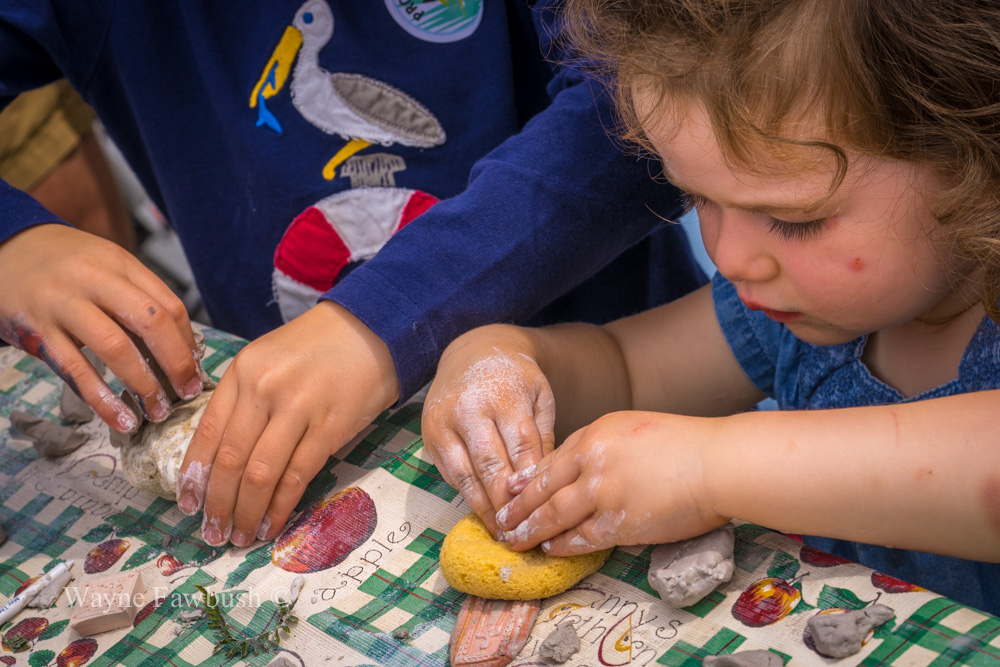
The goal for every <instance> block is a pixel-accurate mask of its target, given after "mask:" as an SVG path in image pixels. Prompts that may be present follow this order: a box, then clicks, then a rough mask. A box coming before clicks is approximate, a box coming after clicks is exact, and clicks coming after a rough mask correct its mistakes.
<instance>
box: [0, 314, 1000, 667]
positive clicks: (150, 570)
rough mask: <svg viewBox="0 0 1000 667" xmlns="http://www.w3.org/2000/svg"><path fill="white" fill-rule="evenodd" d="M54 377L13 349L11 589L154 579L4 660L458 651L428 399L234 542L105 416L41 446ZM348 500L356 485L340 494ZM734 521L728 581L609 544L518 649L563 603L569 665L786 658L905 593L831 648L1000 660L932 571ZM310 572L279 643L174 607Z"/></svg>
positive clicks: (27, 628) (28, 624)
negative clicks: (651, 572) (78, 433)
mask: <svg viewBox="0 0 1000 667" xmlns="http://www.w3.org/2000/svg"><path fill="white" fill-rule="evenodd" d="M206 335H207V344H208V347H209V354H208V356H207V357H206V359H205V362H204V365H205V367H206V370H208V371H209V372H210V373H211V374H212V375H213V376H215V377H216V378H218V377H221V375H222V373H223V372H224V370H225V368H226V367H227V366H228V363H229V361H230V360H231V359H232V356H233V355H234V354H235V353H236V352H237V351H238V350H239V348H240V347H241V345H242V342H241V341H240V340H238V339H236V338H233V337H231V336H227V335H225V334H222V333H220V332H217V331H213V330H207V331H206ZM59 395H60V384H59V380H58V379H57V378H56V377H55V376H54V375H53V374H52V372H51V371H49V369H48V368H47V367H46V366H45V365H44V364H42V363H41V362H39V361H37V360H36V359H33V358H31V357H27V356H25V355H23V354H22V353H20V352H18V351H16V350H12V349H10V348H7V349H5V350H3V351H0V524H2V525H3V527H4V528H5V529H6V531H7V533H8V539H7V542H6V543H5V544H3V546H2V547H0V595H2V596H5V597H6V596H10V595H12V594H14V593H15V591H17V590H18V589H19V588H20V587H22V586H24V585H25V584H26V582H28V581H29V580H30V579H31V578H32V577H35V576H37V575H39V574H41V573H42V572H43V571H46V570H48V569H49V568H51V567H53V566H54V565H55V564H57V563H58V562H60V561H62V560H66V559H74V560H76V565H75V566H74V568H73V571H74V573H75V574H76V579H75V580H74V581H73V582H72V584H71V587H70V590H72V587H73V586H80V585H81V584H84V583H86V581H87V580H88V579H90V578H92V577H101V576H106V575H108V574H113V573H115V572H119V571H123V570H138V571H139V572H141V573H142V576H143V579H144V581H145V585H146V589H147V591H149V592H150V593H152V595H151V596H150V598H149V602H148V603H146V604H145V605H144V606H143V607H142V609H141V610H140V612H139V614H138V615H137V617H136V620H135V622H134V623H133V625H132V626H131V627H128V628H125V629H122V630H116V631H110V632H106V633H103V634H99V635H96V636H94V637H91V638H81V637H79V636H78V635H76V634H75V632H74V631H73V630H72V629H71V628H69V627H68V621H69V618H70V615H71V612H72V609H71V607H70V603H71V600H69V599H68V598H69V596H68V595H67V594H63V595H62V597H61V598H60V599H59V600H58V602H57V603H56V605H55V606H53V607H50V608H48V609H42V610H38V609H25V610H24V611H22V612H21V613H20V614H19V615H18V616H17V618H16V619H15V620H14V624H13V625H8V627H7V628H5V630H6V631H7V632H8V633H12V634H17V635H19V636H22V637H25V638H27V639H29V640H30V642H29V644H28V645H27V646H26V647H24V648H25V649H26V650H22V651H19V652H16V653H15V652H13V651H11V650H10V648H11V647H9V646H7V645H6V644H4V645H3V646H2V647H0V649H2V650H0V663H3V664H7V665H13V664H18V665H32V666H35V667H39V666H41V665H50V664H54V665H58V666H59V667H68V666H78V665H85V664H86V665H116V664H123V665H130V666H133V667H135V666H138V665H150V666H153V665H164V664H166V665H200V664H211V665H221V664H242V663H246V664H251V665H266V664H268V663H269V662H271V661H272V660H274V659H275V658H276V657H277V656H278V655H281V656H284V657H285V658H286V659H287V660H288V661H289V663H290V664H300V665H308V666H311V665H333V666H336V667H348V666H355V665H391V666H394V667H414V666H428V667H429V666H431V665H443V664H446V663H447V655H448V638H449V635H450V632H451V628H452V625H453V623H454V620H455V614H456V612H457V610H458V608H459V606H460V605H461V603H462V601H463V599H464V595H463V594H461V593H458V592H457V591H455V590H454V589H452V588H450V587H449V586H448V585H447V583H446V582H445V581H444V579H443V578H442V576H441V573H440V570H439V569H438V552H439V549H440V547H441V541H442V539H443V537H444V535H445V533H447V532H448V530H449V529H450V528H451V526H452V525H454V523H455V522H456V521H457V520H458V519H459V518H461V517H462V516H464V515H465V514H466V513H467V512H468V511H469V508H468V506H467V505H466V504H465V503H464V502H463V501H462V499H461V497H459V496H458V494H457V493H456V492H455V490H454V489H452V488H451V487H450V486H449V485H447V484H446V483H445V482H444V481H443V480H442V479H441V477H440V475H439V474H438V472H437V470H436V469H435V468H434V466H433V465H431V463H430V462H429V461H428V459H427V458H426V457H425V456H424V454H423V452H422V441H421V439H420V405H419V404H417V403H413V404H408V405H405V406H404V407H402V408H400V409H398V410H396V411H393V412H387V413H385V414H383V415H381V416H380V417H379V418H378V419H377V420H376V421H375V422H374V423H373V424H372V425H371V426H370V427H369V428H368V429H366V430H365V431H364V432H363V433H362V434H361V435H359V436H358V438H356V439H355V440H354V442H353V443H352V444H351V445H350V446H348V447H346V448H344V449H343V450H342V451H341V453H340V454H338V456H337V457H334V458H331V459H330V461H329V462H328V465H327V466H326V467H325V468H324V470H323V471H322V472H321V473H320V474H319V475H318V476H317V477H316V479H314V480H313V482H312V483H311V484H310V485H309V487H308V490H307V492H306V494H305V496H304V497H303V499H302V502H301V503H300V505H299V507H298V511H297V514H296V515H295V516H294V517H293V520H292V521H291V522H290V524H289V527H288V528H287V530H286V534H285V536H283V537H282V538H279V540H278V541H276V542H275V543H268V544H261V543H256V544H254V545H252V546H250V547H248V548H241V549H237V548H234V547H226V548H213V547H210V546H208V545H207V544H205V543H204V542H203V541H202V540H201V537H200V518H199V517H187V516H185V515H184V514H182V513H181V512H180V511H179V510H178V509H177V506H176V504H175V503H173V502H169V501H166V500H163V499H161V498H155V497H152V496H149V495H147V494H145V493H144V492H140V491H139V490H137V489H136V488H134V487H132V486H131V485H130V484H128V483H127V482H126V481H125V479H124V478H123V476H122V474H121V469H120V463H119V461H118V458H117V456H116V450H115V449H113V448H112V447H111V446H110V445H109V443H108V441H107V436H106V429H105V428H104V427H103V426H102V425H101V424H100V423H99V422H98V420H96V419H95V420H93V421H91V422H90V423H89V424H85V425H84V426H82V427H80V428H81V429H82V430H84V431H86V432H88V433H92V434H93V437H92V438H91V440H90V442H89V443H88V444H86V445H84V446H83V447H82V448H81V449H79V450H77V451H76V452H74V453H72V454H70V455H67V456H65V457H62V458H59V459H39V458H38V457H37V456H36V454H35V451H34V449H33V448H32V446H31V445H30V443H28V442H27V441H26V440H24V439H23V438H22V437H20V435H19V434H18V433H17V432H16V431H13V430H12V429H10V427H9V422H8V421H7V419H6V417H7V416H8V415H9V414H10V412H11V410H14V409H20V410H25V411H28V412H31V413H33V414H37V415H44V416H47V417H49V418H51V419H54V420H56V421H58V420H59V419H60V415H59V408H58V406H59ZM338 493H339V494H340V496H338V495H337V494H338ZM345 498H347V499H348V500H349V501H350V502H339V501H340V500H343V499H345ZM331 531H332V532H331ZM338 531H340V532H338ZM345 531H349V532H350V531H353V532H352V533H351V534H353V535H355V536H356V537H357V540H358V541H357V544H356V546H355V548H353V549H351V550H349V551H348V552H346V553H331V552H330V550H329V549H326V548H325V547H324V546H323V545H328V544H331V543H333V542H334V540H332V538H331V536H333V537H337V536H340V537H342V536H343V534H344V532H345ZM736 536H737V543H736V562H737V571H736V574H735V575H734V578H733V580H732V581H731V582H729V583H728V584H726V585H724V586H723V587H721V588H720V589H719V590H717V591H715V592H714V593H712V594H711V595H710V596H709V597H708V598H706V599H705V600H703V601H701V602H700V603H698V604H696V605H694V606H692V607H689V608H687V609H684V610H674V609H670V608H668V607H666V606H665V605H664V604H662V603H661V602H660V600H659V599H658V597H657V596H656V594H655V593H654V592H653V591H652V590H651V589H650V588H649V586H648V584H647V582H646V570H647V567H648V564H649V555H650V552H651V551H652V548H653V547H651V546H650V547H644V548H643V547H631V548H619V549H616V550H615V551H614V553H613V554H612V556H611V558H610V560H609V561H608V562H607V564H606V565H605V566H604V568H603V569H602V570H601V571H600V572H599V573H597V574H595V575H593V576H591V577H589V578H587V579H586V580H584V581H583V582H581V583H580V584H579V585H578V586H576V587H575V588H573V589H572V590H570V591H567V592H566V593H564V594H562V595H558V596H556V597H553V598H549V599H547V600H544V601H543V604H542V611H541V613H540V615H539V617H538V620H537V622H536V625H535V628H534V630H533V632H532V635H531V638H530V639H529V641H528V644H527V645H526V646H525V648H524V650H523V651H522V653H521V655H520V656H519V657H518V659H517V660H515V661H514V663H513V664H514V665H523V666H526V665H541V664H545V663H544V662H543V661H542V660H541V658H540V657H539V656H538V646H539V644H540V643H541V641H542V640H543V639H544V638H545V637H546V636H547V635H548V633H549V632H551V630H552V629H554V628H555V626H556V625H557V624H558V623H559V622H561V621H563V620H565V619H571V620H573V621H574V623H575V626H576V629H577V633H578V635H579V636H580V639H581V644H582V649H581V651H580V652H579V653H577V654H576V655H574V656H573V657H572V658H571V659H570V661H569V663H567V664H569V665H602V666H604V667H612V666H619V665H632V664H634V665H651V664H652V665H675V666H681V665H684V666H688V665H690V666H697V665H700V664H701V659H702V657H704V656H706V655H710V654H716V653H730V652H733V651H737V650H746V649H770V650H771V651H774V652H776V653H778V654H779V655H780V656H781V657H782V659H783V660H784V662H785V663H786V664H790V665H795V664H798V665H816V664H827V663H833V662H835V661H832V660H828V659H824V658H822V657H820V656H819V655H818V654H817V653H815V652H814V651H813V650H812V649H811V648H810V647H809V646H808V644H807V643H806V642H804V641H803V632H804V630H805V627H806V622H807V621H808V619H809V618H810V617H811V616H812V615H814V614H817V613H821V612H824V611H825V610H828V609H858V608H861V607H864V606H866V605H869V604H871V603H873V602H874V601H876V600H877V601H878V602H879V603H881V604H885V605H888V606H889V607H891V608H893V609H894V610H895V612H896V619H895V620H894V621H891V622H890V623H888V624H887V625H885V626H883V627H881V628H879V629H878V630H877V631H876V632H875V635H874V637H872V638H871V639H870V641H869V642H868V643H867V644H866V645H865V647H864V648H863V649H862V652H861V653H859V654H858V655H856V656H854V657H853V658H849V659H846V660H843V661H840V662H839V663H838V664H864V665H932V664H933V665H986V664H998V663H1000V619H997V618H996V617H993V616H991V615H989V614H986V613H984V612H980V611H977V610H975V609H972V608H969V607H966V606H963V605H960V604H958V603H955V602H952V601H951V600H948V599H946V598H942V597H940V596H937V595H935V594H934V593H931V592H928V591H924V590H922V589H921V590H910V591H905V592H894V591H898V590H900V589H901V588H906V587H905V586H900V585H898V582H897V585H888V586H887V585H886V582H885V580H884V579H883V578H881V577H880V576H879V575H878V574H877V573H874V572H872V571H871V570H869V569H867V568H864V567H861V566H860V565H856V564H853V563H847V562H838V561H837V560H836V559H830V558H826V557H824V556H823V554H818V553H815V552H812V551H811V550H809V549H805V550H803V547H802V545H801V544H799V543H798V542H795V541H793V540H791V539H789V538H787V537H784V536H782V535H778V534H776V533H773V532H770V531H768V530H765V529H762V528H759V527H757V526H754V525H752V524H743V525H739V526H738V527H737V530H736ZM282 545H284V546H282ZM299 573H302V574H303V576H304V578H305V587H304V589H303V591H302V594H301V596H300V598H299V601H298V604H297V605H296V607H295V610H294V613H295V614H296V615H297V616H298V618H299V622H298V623H297V624H295V625H294V626H292V627H291V633H290V634H289V635H283V636H284V637H285V638H284V639H283V640H282V642H281V645H280V652H278V651H276V652H271V653H263V654H260V655H257V656H252V655H251V656H248V657H247V658H244V659H242V660H240V659H235V658H226V657H225V656H224V655H221V654H216V655H214V656H213V654H212V650H213V648H214V643H215V640H217V638H218V634H217V631H216V630H213V629H211V628H209V627H208V624H207V621H206V620H204V619H203V620H200V621H195V622H193V623H180V622H179V621H180V614H181V613H182V612H185V611H191V609H192V608H193V607H194V606H195V605H196V603H197V602H198V601H200V599H201V598H200V595H199V593H198V591H197V588H196V587H197V586H203V587H205V588H207V589H209V590H211V591H213V592H215V593H217V594H218V595H219V599H220V600H222V602H223V604H224V605H225V606H226V609H225V614H226V616H227V618H228V619H229V620H230V622H231V624H232V627H233V628H234V632H236V633H237V635H239V634H240V633H242V634H243V635H245V636H255V635H257V634H259V633H260V632H261V631H262V630H265V629H267V628H270V627H273V625H274V621H275V617H276V615H277V613H278V606H277V605H276V604H275V600H276V597H275V595H276V594H277V593H278V592H281V591H287V589H288V588H289V586H290V584H291V582H292V580H293V579H294V578H295V576H297V574H299ZM765 579H770V580H771V581H770V582H764V583H770V584H771V585H770V587H768V590H771V591H774V590H780V591H781V595H783V596H784V597H782V598H780V599H777V598H774V599H771V598H769V599H768V600H767V601H766V602H754V598H753V596H752V595H751V594H752V592H753V591H754V590H757V589H760V588H762V586H763V584H762V583H760V582H762V580H765ZM67 592H69V591H67ZM18 624H20V628H19V629H17V630H15V628H16V626H17V625H18ZM401 629H405V630H406V631H407V632H406V633H403V632H399V631H400V630H401Z"/></svg>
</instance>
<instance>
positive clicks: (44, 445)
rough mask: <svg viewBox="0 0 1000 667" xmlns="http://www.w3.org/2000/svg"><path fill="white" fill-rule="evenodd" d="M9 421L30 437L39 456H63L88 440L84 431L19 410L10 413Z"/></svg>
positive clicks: (88, 436) (88, 437)
mask: <svg viewBox="0 0 1000 667" xmlns="http://www.w3.org/2000/svg"><path fill="white" fill-rule="evenodd" d="M10 423H11V424H12V425H13V426H14V427H15V428H16V429H17V430H18V431H20V432H21V433H23V434H24V435H26V436H28V438H30V439H31V444H32V445H33V446H34V447H35V451H36V452H38V455H39V456H49V457H52V456H65V455H66V454H69V453H70V452H72V451H75V450H77V449H79V448H80V447H81V446H82V445H83V444H85V443H86V442H87V441H88V440H90V435H88V434H86V433H81V432H80V431H77V430H75V429H72V428H69V427H68V426H63V425H62V424H57V423H55V422H54V421H51V420H49V419H46V418H45V417H35V416H34V415H30V414H28V413H27V412H21V411H20V410H14V411H13V412H11V413H10Z"/></svg>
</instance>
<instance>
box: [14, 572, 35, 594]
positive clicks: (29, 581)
mask: <svg viewBox="0 0 1000 667" xmlns="http://www.w3.org/2000/svg"><path fill="white" fill-rule="evenodd" d="M41 576H42V575H38V576H37V577H28V579H27V580H26V581H25V582H24V583H23V584H21V585H20V586H18V587H17V590H16V591H14V595H17V594H18V593H20V592H21V591H23V590H24V589H25V588H27V587H28V586H30V585H31V584H33V583H35V582H36V581H38V578H39V577H41Z"/></svg>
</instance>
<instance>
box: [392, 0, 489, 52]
mask: <svg viewBox="0 0 1000 667" xmlns="http://www.w3.org/2000/svg"><path fill="white" fill-rule="evenodd" d="M483 2H484V0H385V6H386V8H387V9H388V10H389V13H390V14H392V18H394V19H396V23H398V24H399V25H400V26H402V27H403V29H404V30H406V32H408V33H410V34H411V35H413V36H414V37H416V38H417V39H422V40H424V41H425V42H438V43H443V42H457V41H458V40H460V39H465V38H466V37H468V36H469V35H471V34H472V33H474V32H475V31H476V28H478V27H479V22H480V21H482V19H483Z"/></svg>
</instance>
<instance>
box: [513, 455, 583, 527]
mask: <svg viewBox="0 0 1000 667" xmlns="http://www.w3.org/2000/svg"><path fill="white" fill-rule="evenodd" d="M561 454H562V451H561V450H556V451H555V452H553V453H552V454H550V455H549V456H547V457H546V458H544V459H542V460H541V461H540V462H539V463H538V464H537V465H536V466H535V469H534V471H531V469H530V467H529V468H526V469H525V470H524V472H523V473H520V477H518V476H515V477H514V480H513V481H514V482H515V483H514V484H513V485H512V486H513V488H518V487H519V486H521V485H522V484H521V483H520V482H518V480H519V479H523V478H524V477H526V476H529V475H530V481H529V482H528V483H527V484H526V485H523V489H522V490H521V491H520V493H518V494H517V495H516V496H515V497H514V499H513V500H511V501H510V502H509V503H507V504H506V505H504V506H503V507H501V508H500V509H499V510H498V511H497V523H498V524H499V526H500V527H501V528H503V529H504V530H505V531H508V532H510V531H512V530H514V529H515V527H516V526H519V525H520V524H521V523H522V522H523V521H525V520H526V519H527V518H528V517H529V516H531V515H532V514H533V513H534V512H535V511H536V510H537V509H538V508H540V507H541V506H542V505H544V504H545V503H546V502H548V501H549V499H551V498H552V497H553V495H554V494H555V493H556V492H558V491H559V490H560V489H562V488H564V487H567V486H569V485H571V484H572V483H573V482H575V481H576V480H577V478H578V477H579V475H580V469H579V467H578V466H577V465H576V462H575V461H574V460H573V457H571V456H561Z"/></svg>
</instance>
